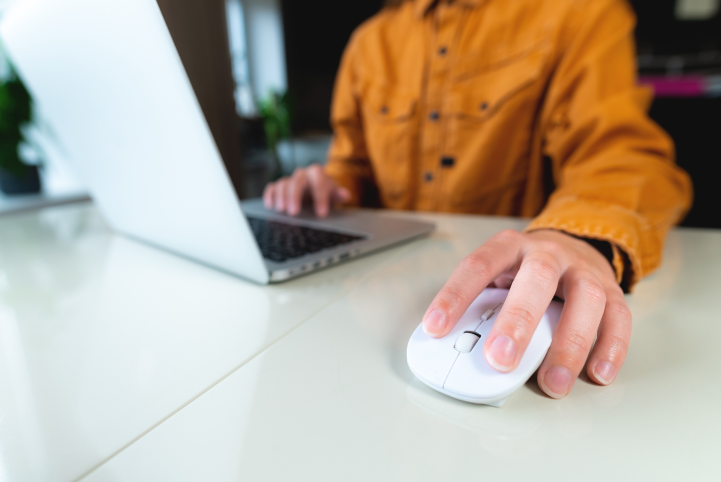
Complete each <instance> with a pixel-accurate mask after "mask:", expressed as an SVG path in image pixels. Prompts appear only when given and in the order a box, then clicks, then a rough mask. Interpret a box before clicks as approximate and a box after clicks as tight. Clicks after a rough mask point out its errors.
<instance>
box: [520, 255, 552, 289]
mask: <svg viewBox="0 0 721 482" xmlns="http://www.w3.org/2000/svg"><path fill="white" fill-rule="evenodd" d="M527 265H528V266H527V267H528V270H529V271H530V273H531V275H532V276H533V278H535V279H538V280H541V281H543V282H545V283H552V282H556V281H558V278H559V274H558V271H559V270H558V266H557V264H556V263H555V262H553V261H552V260H551V259H549V258H548V257H547V256H539V255H537V256H534V257H533V258H532V259H529V260H528V262H527Z"/></svg>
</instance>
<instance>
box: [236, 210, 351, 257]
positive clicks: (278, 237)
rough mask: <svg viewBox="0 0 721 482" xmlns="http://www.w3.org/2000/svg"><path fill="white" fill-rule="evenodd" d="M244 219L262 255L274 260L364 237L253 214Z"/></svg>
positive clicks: (310, 252)
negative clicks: (287, 222)
mask: <svg viewBox="0 0 721 482" xmlns="http://www.w3.org/2000/svg"><path fill="white" fill-rule="evenodd" d="M248 223H249V224H250V228H251V229H252V230H253V235H254V236H255V239H256V241H257V242H258V246H259V247H260V251H261V253H263V257H264V258H267V259H270V260H271V261H275V262H278V263H280V262H283V261H287V260H288V259H293V258H299V257H301V256H304V255H306V254H312V253H317V252H318V251H322V250H324V249H329V248H333V247H336V246H340V245H342V244H347V243H351V242H353V241H357V240H360V239H365V238H363V237H362V236H352V235H349V234H344V233H339V232H335V231H325V230H322V229H317V228H309V227H306V226H297V225H294V224H285V223H282V222H278V221H269V220H267V219H260V218H253V217H248Z"/></svg>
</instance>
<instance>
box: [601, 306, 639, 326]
mask: <svg viewBox="0 0 721 482" xmlns="http://www.w3.org/2000/svg"><path fill="white" fill-rule="evenodd" d="M605 311H606V313H607V314H608V315H609V316H610V317H611V318H612V319H613V320H614V321H615V322H617V323H620V324H621V325H623V326H624V327H630V326H631V323H632V319H633V316H632V315H631V310H630V309H629V308H628V305H626V303H621V302H618V301H614V302H610V303H607V304H606V310H605Z"/></svg>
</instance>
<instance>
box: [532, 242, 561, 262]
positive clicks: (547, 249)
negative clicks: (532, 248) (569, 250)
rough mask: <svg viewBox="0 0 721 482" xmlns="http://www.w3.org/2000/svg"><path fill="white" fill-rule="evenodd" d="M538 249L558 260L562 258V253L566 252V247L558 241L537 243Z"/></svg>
mask: <svg viewBox="0 0 721 482" xmlns="http://www.w3.org/2000/svg"><path fill="white" fill-rule="evenodd" d="M536 249H537V250H539V251H542V252H544V253H548V254H550V255H551V256H553V257H554V258H556V259H558V258H560V257H561V253H562V251H563V250H564V247H563V246H562V245H561V244H559V243H557V242H556V241H547V240H543V241H537V242H536Z"/></svg>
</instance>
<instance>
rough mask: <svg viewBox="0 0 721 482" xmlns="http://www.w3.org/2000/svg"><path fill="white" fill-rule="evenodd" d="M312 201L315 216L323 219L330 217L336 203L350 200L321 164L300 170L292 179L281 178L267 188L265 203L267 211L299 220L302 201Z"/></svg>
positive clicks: (296, 171)
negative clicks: (308, 198) (332, 207)
mask: <svg viewBox="0 0 721 482" xmlns="http://www.w3.org/2000/svg"><path fill="white" fill-rule="evenodd" d="M307 197H310V198H312V200H313V206H314V207H315V214H316V216H318V217H320V218H324V217H326V216H327V215H328V211H329V210H330V206H331V204H332V203H334V202H346V201H349V200H350V192H349V191H348V189H346V188H344V187H340V186H338V184H336V182H335V181H334V180H333V179H332V178H331V177H330V176H328V175H327V174H326V173H325V172H324V171H323V168H322V167H321V166H320V165H318V164H312V165H310V166H308V167H299V168H296V170H295V171H294V172H293V175H292V176H290V177H282V178H280V179H278V180H277V181H275V182H271V183H269V184H268V185H267V186H265V191H263V203H264V204H265V207H266V208H267V209H275V210H276V211H278V212H279V213H285V214H289V215H290V216H296V215H297V214H298V213H300V210H301V207H302V206H303V199H305V198H307Z"/></svg>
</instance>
